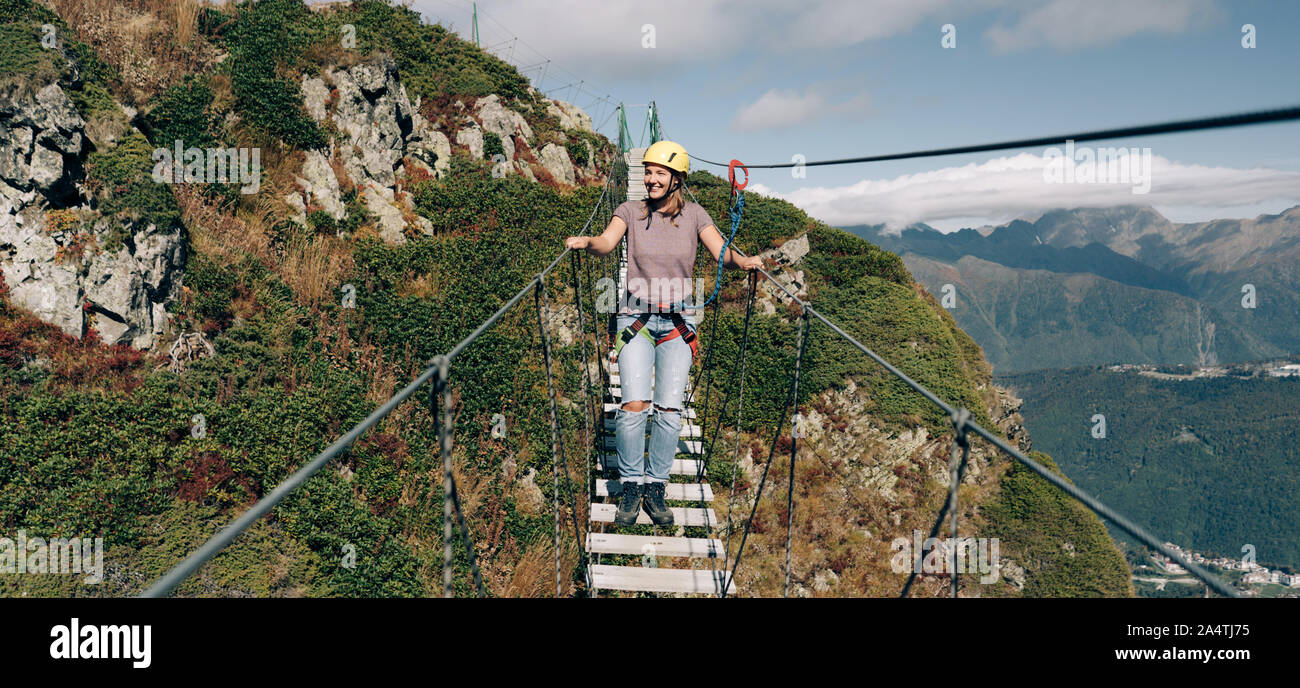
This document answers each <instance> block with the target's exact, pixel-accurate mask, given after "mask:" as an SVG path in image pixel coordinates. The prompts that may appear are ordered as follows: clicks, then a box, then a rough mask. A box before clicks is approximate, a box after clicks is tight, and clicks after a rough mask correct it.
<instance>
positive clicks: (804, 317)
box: [785, 310, 812, 597]
mask: <svg viewBox="0 0 1300 688" xmlns="http://www.w3.org/2000/svg"><path fill="white" fill-rule="evenodd" d="M811 324H812V323H811V322H809V320H808V311H806V310H805V311H803V313H802V314H801V315H800V316H799V342H800V343H799V356H798V357H797V358H795V359H794V393H793V397H794V412H795V415H799V364H800V362H801V361H802V360H803V347H804V345H805V344H807V341H808V340H807V339H806V338H805V334H804V329H805V328H808V329H811V327H810V326H811ZM807 336H808V337H811V336H812V335H811V334H808V335H807ZM799 430H800V428H797V427H795V424H794V419H793V418H792V419H791V420H790V479H789V480H788V481H787V483H786V488H785V596H786V597H789V596H790V540H791V537H792V535H793V533H794V457H795V452H796V451H797V450H798V449H799Z"/></svg>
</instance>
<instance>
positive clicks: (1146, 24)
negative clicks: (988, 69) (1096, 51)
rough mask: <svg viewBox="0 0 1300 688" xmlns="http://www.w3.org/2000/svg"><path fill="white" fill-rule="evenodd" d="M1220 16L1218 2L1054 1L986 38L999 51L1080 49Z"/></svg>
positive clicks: (1175, 29) (1176, 30) (999, 27)
mask: <svg viewBox="0 0 1300 688" xmlns="http://www.w3.org/2000/svg"><path fill="white" fill-rule="evenodd" d="M1218 14H1219V12H1218V8H1217V7H1216V6H1215V0H1141V2H1133V0H1052V2H1049V3H1048V4H1046V5H1042V6H1039V7H1037V8H1036V9H1033V10H1030V11H1028V12H1026V13H1025V14H1023V15H1021V16H1020V17H1019V21H1017V22H1016V23H1015V24H1014V25H1012V26H1010V27H1006V26H1003V25H1000V24H999V25H996V26H994V27H992V28H990V29H989V30H988V31H986V32H985V34H984V36H985V38H987V39H988V40H989V41H990V43H992V45H993V48H994V50H996V51H998V52H1009V51H1013V50H1022V49H1025V48H1032V47H1037V46H1039V45H1052V46H1056V47H1058V48H1079V47H1083V46H1088V45H1098V44H1104V43H1108V42H1111V41H1115V40H1119V39H1122V38H1127V37H1129V36H1133V35H1137V34H1141V33H1181V32H1183V31H1186V30H1187V29H1188V28H1190V27H1192V26H1198V25H1202V24H1204V23H1206V22H1208V21H1210V20H1212V19H1214V18H1216V17H1217V16H1218Z"/></svg>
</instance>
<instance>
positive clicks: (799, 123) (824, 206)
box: [411, 0, 1300, 229]
mask: <svg viewBox="0 0 1300 688" xmlns="http://www.w3.org/2000/svg"><path fill="white" fill-rule="evenodd" d="M478 6H479V10H480V20H479V27H480V36H481V39H482V43H483V45H484V46H485V47H488V48H489V49H491V51H492V52H494V53H495V54H497V55H499V56H501V57H503V58H504V59H507V60H508V61H510V62H512V63H514V64H516V65H518V66H519V67H520V68H521V69H524V70H525V74H526V75H527V76H529V77H530V78H531V79H532V80H533V82H534V86H536V87H537V88H539V89H541V90H543V91H545V92H548V94H549V95H550V96H551V97H554V98H559V99H562V100H568V101H570V102H575V103H577V104H578V105H579V106H581V107H583V108H585V109H586V110H587V111H588V112H589V113H590V114H591V115H592V116H593V118H594V119H595V120H596V121H597V123H601V122H602V121H603V122H604V126H603V128H602V129H601V130H602V132H603V133H606V134H607V135H610V136H611V137H612V136H613V135H614V133H615V132H616V125H615V123H614V120H613V118H612V117H608V115H609V113H610V112H611V111H612V108H611V105H610V103H611V102H619V101H622V102H626V103H629V104H644V103H647V102H649V101H651V100H653V101H655V102H656V103H657V104H658V106H659V109H660V117H661V119H662V121H663V126H664V130H665V132H666V133H667V134H668V135H669V136H670V137H672V138H674V139H675V140H677V141H678V142H680V143H682V144H683V145H684V146H686V148H687V149H688V151H690V152H691V153H693V154H695V155H699V156H702V157H705V158H708V159H711V160H718V161H727V160H730V159H731V158H738V159H740V160H742V161H745V162H753V163H771V162H789V161H791V158H792V156H794V155H795V154H802V155H803V156H805V159H807V160H817V159H824V158H838V157H846V156H855V155H869V154H879V153H890V152H899V151H904V150H913V149H921V148H935V147H944V146H953V145H962V144H968V143H981V142H988V141H997V140H1003V139H1011V138H1020V137H1026V136H1036V135H1047V134H1057V133H1068V132H1072V131H1084V130H1089V129H1097V128H1108V127H1115V126H1123V125H1129V124H1140V123H1150V122H1160V121H1166V120H1171V119H1183V118H1193V117H1200V116H1207V115H1217V114H1227V113H1234V112H1242V111H1248V110H1255V109H1265V108H1273V107H1281V106H1286V105H1295V104H1300V42H1298V41H1297V40H1296V38H1297V36H1300V2H1292V1H1290V0H1276V1H1267V0H1241V1H1237V2H1227V1H1223V0H960V1H959V0H880V1H867V0H810V1H807V2H784V1H782V2H778V1H776V0H752V1H750V2H733V1H731V0H693V1H691V2H679V1H677V0H666V1H663V2H653V3H645V2H643V3H631V2H602V3H598V2H579V1H576V0H549V1H545V2H542V1H539V0H484V1H483V2H480V3H478ZM411 7H412V9H414V10H416V11H419V12H421V13H422V14H423V15H424V18H425V20H426V21H439V22H441V23H442V24H443V25H445V26H450V27H451V28H452V29H453V30H455V31H456V32H457V33H459V34H461V35H463V36H466V37H468V36H469V34H470V30H469V29H470V25H471V22H470V11H469V8H470V2H469V0H414V2H412V3H411ZM647 24H649V25H653V27H654V28H653V38H654V47H645V45H646V43H647V38H646V37H647V35H648V32H647V31H645V30H644V28H645V25H647ZM945 24H951V25H953V27H954V28H955V38H956V47H955V48H951V49H945V48H944V47H942V45H941V39H942V38H943V31H942V27H943V26H944V25H945ZM1244 24H1252V25H1253V26H1254V27H1255V47H1254V48H1252V49H1247V48H1244V47H1243V45H1242V39H1243V35H1244V34H1243V32H1242V26H1243V25H1244ZM546 60H550V62H549V63H546V62H545V61H546ZM539 65H540V66H539ZM578 81H581V82H582V87H581V88H578V87H577V86H575V85H573V84H575V82H578ZM643 120H644V108H640V109H636V108H634V109H632V110H630V112H629V122H630V124H631V125H632V127H633V129H634V130H635V133H636V134H638V135H639V134H640V131H641V126H642V122H643ZM1081 145H1087V146H1093V147H1101V146H1124V147H1133V148H1137V149H1138V151H1139V152H1140V151H1141V150H1142V149H1145V148H1149V149H1150V152H1151V156H1152V157H1151V160H1152V161H1153V162H1152V165H1151V168H1150V172H1149V174H1150V190H1149V192H1147V193H1145V194H1135V193H1133V190H1134V188H1135V186H1136V185H1135V184H1131V183H1092V184H1078V183H1076V184H1060V183H1056V184H1050V183H1047V182H1046V181H1045V179H1044V177H1043V172H1042V169H1043V166H1044V164H1045V163H1046V159H1045V157H1044V156H1045V154H1046V151H1045V150H1043V149H1032V150H1023V151H1009V152H1006V153H985V154H972V155H963V156H949V157H943V158H930V159H920V160H908V161H897V162H889V163H870V164H861V165H844V166H834V167H812V168H807V169H806V176H805V177H803V178H794V177H793V176H792V174H791V171H790V170H788V169H782V170H754V171H753V172H752V173H751V179H752V180H753V186H752V187H751V188H753V189H755V190H757V191H759V192H761V193H768V194H772V195H779V196H781V197H783V198H786V199H787V200H790V201H792V202H794V203H795V204H797V205H799V206H800V207H803V208H804V209H805V210H808V211H809V212H810V213H811V214H813V215H814V216H816V217H818V218H820V219H823V220H825V221H827V222H831V223H832V224H837V225H846V224H857V223H875V222H885V223H888V224H890V225H891V226H901V225H904V224H907V223H910V222H928V223H930V224H932V225H934V226H936V227H939V228H941V229H956V228H958V227H961V226H978V225H980V224H983V223H987V222H1005V221H1007V220H1009V219H1012V218H1014V217H1034V216H1036V215H1037V214H1038V213H1041V212H1042V211H1043V210H1046V209H1047V208H1051V207H1072V206H1077V205H1114V204H1126V203H1139V204H1150V205H1154V206H1155V207H1156V208H1157V209H1158V210H1160V211H1161V212H1164V213H1165V214H1166V215H1168V216H1169V217H1171V219H1174V220H1176V221H1196V220H1202V219H1210V218H1215V217H1253V216H1255V215H1257V214H1259V213H1263V212H1277V211H1280V210H1282V209H1285V208H1288V207H1291V206H1293V205H1296V204H1300V123H1287V124H1271V125H1257V126H1252V127H1246V128H1239V129H1231V130H1224V131H1216V132H1201V133H1191V134H1177V135H1165V136H1158V137H1149V138H1144V139H1123V140H1116V141H1113V142H1110V141H1108V142H1096V143H1090V144H1081ZM1137 160H1139V161H1140V160H1141V157H1140V156H1139V157H1138V158H1137ZM713 169H716V168H713ZM1132 169H1134V170H1135V171H1137V170H1138V169H1139V168H1138V167H1134V168H1132ZM719 172H720V173H723V174H725V171H719ZM1101 181H1107V180H1101Z"/></svg>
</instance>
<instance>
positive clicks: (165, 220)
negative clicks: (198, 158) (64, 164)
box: [86, 132, 181, 230]
mask: <svg viewBox="0 0 1300 688" xmlns="http://www.w3.org/2000/svg"><path fill="white" fill-rule="evenodd" d="M153 150H154V148H153V146H151V145H150V144H149V142H148V141H146V140H145V138H144V136H142V135H140V134H139V133H136V132H132V133H131V134H129V135H127V136H124V137H123V138H122V139H120V140H119V141H118V142H117V145H115V146H113V147H112V148H109V149H107V150H100V151H94V152H92V153H91V154H90V156H89V158H88V159H87V171H86V175H87V178H88V179H89V180H90V182H91V184H90V185H91V186H92V188H95V189H96V190H97V191H98V195H99V199H100V201H99V211H100V212H101V213H103V214H104V215H106V216H109V217H115V218H121V219H135V218H140V219H143V220H145V221H147V222H152V223H154V224H155V225H157V227H158V228H159V229H160V230H169V229H171V228H172V227H173V226H175V225H177V224H179V223H180V216H181V213H180V208H179V206H177V205H176V198H175V197H174V196H173V195H172V190H171V185H170V184H164V183H158V182H155V181H153V169H154V160H153Z"/></svg>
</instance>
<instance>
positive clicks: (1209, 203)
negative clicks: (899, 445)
mask: <svg viewBox="0 0 1300 688" xmlns="http://www.w3.org/2000/svg"><path fill="white" fill-rule="evenodd" d="M1047 162H1048V158H1046V157H1044V156H1040V155H1034V154H1031V153H1021V154H1019V155H1014V156H1010V157H1001V158H995V159H992V160H988V161H986V162H982V163H971V164H968V165H963V166H961V167H946V168H942V169H938V170H932V171H928V172H921V173H917V174H907V175H902V176H899V177H895V178H893V179H864V180H862V181H860V182H857V183H855V184H852V185H849V186H842V187H807V188H802V189H796V190H795V191H792V192H789V193H777V192H775V191H773V190H772V189H771V188H769V187H767V186H765V185H763V184H752V185H750V188H751V189H752V190H753V191H756V192H758V193H761V194H765V195H769V196H776V197H778V198H783V199H785V200H787V201H790V202H791V203H793V204H795V205H797V206H799V207H800V208H802V209H803V210H804V211H806V212H807V213H808V214H809V215H812V216H813V217H816V218H817V219H819V220H822V221H824V222H827V223H829V224H831V225H838V226H845V225H858V224H882V223H883V224H885V225H887V226H889V227H890V228H892V229H898V228H901V227H905V226H907V225H909V224H912V223H915V222H924V223H927V224H930V225H933V226H935V227H937V228H940V229H948V228H955V227H954V224H955V223H956V222H961V223H963V224H960V225H957V226H972V225H978V224H979V223H981V222H990V223H1001V222H1005V221H1008V220H1010V219H1013V218H1016V217H1020V216H1022V215H1024V214H1026V213H1031V212H1035V211H1037V212H1042V211H1046V210H1050V209H1053V208H1062V207H1078V206H1093V207H1097V206H1113V205H1133V204H1141V205H1154V206H1158V207H1160V206H1168V207H1177V208H1181V209H1184V210H1183V212H1184V213H1186V209H1189V208H1202V209H1205V213H1206V217H1207V218H1208V217H1215V216H1216V215H1214V213H1215V211H1216V209H1227V208H1236V207H1242V206H1250V205H1252V204H1266V205H1270V206H1271V207H1278V204H1282V206H1281V207H1290V206H1292V205H1296V204H1297V203H1300V172H1295V171H1288V170H1273V169H1264V168H1253V169H1248V170H1243V169H1232V168H1226V167H1207V166H1204V165H1190V164H1184V163H1179V162H1175V161H1171V160H1168V159H1166V158H1162V157H1159V156H1152V158H1151V176H1150V179H1151V186H1150V191H1149V192H1148V193H1145V194H1134V193H1133V188H1134V185H1133V184H1132V183H1111V184H1100V183H1048V182H1047V181H1045V180H1044V175H1043V169H1044V166H1045V165H1046V164H1047ZM815 170H816V168H809V170H808V174H809V176H813V175H815V174H816V172H815Z"/></svg>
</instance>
